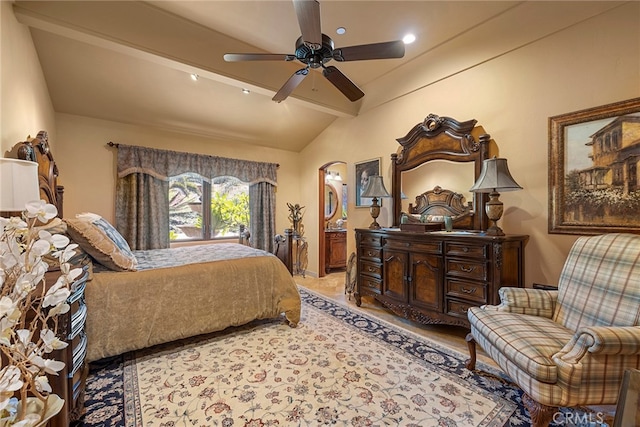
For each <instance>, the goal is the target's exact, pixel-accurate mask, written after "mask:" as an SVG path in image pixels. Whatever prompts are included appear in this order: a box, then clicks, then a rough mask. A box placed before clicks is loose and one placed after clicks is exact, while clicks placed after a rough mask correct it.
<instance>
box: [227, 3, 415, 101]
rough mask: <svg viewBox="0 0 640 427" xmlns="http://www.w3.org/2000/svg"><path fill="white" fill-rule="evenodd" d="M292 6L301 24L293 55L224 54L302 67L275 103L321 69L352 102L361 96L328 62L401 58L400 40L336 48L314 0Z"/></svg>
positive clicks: (277, 94) (402, 46) (278, 93)
mask: <svg viewBox="0 0 640 427" xmlns="http://www.w3.org/2000/svg"><path fill="white" fill-rule="evenodd" d="M293 6H294V8H295V11H296V16H297V18H298V24H299V25H300V32H301V33H302V36H301V37H300V38H298V40H297V41H296V50H295V53H294V54H272V53H227V54H225V55H224V60H225V61H227V62H236V61H283V60H284V61H295V60H298V61H300V62H302V63H303V64H305V67H304V68H301V69H299V70H298V71H296V72H295V73H294V74H293V75H292V76H291V77H290V78H289V80H287V82H286V83H285V84H284V85H283V86H282V87H281V88H280V90H278V92H277V93H276V94H275V96H274V97H273V100H274V101H276V102H282V101H284V100H285V99H286V98H287V97H288V96H289V95H290V94H291V93H292V92H293V91H294V89H295V88H296V87H298V85H299V84H300V83H302V80H304V78H305V77H306V76H307V75H308V74H309V68H320V67H322V74H323V75H324V76H325V77H326V78H327V80H329V81H330V82H331V83H332V84H333V85H334V86H335V87H336V88H337V89H338V90H339V91H340V92H342V93H343V94H344V96H346V97H347V98H349V100H350V101H352V102H355V101H357V100H358V99H360V98H362V97H363V96H364V92H362V91H361V90H360V88H358V86H356V85H355V83H353V82H352V81H351V80H349V78H348V77H347V76H345V75H344V74H342V73H341V72H340V70H338V69H337V68H336V67H334V66H333V65H329V66H326V65H325V64H326V63H327V62H329V61H331V60H332V59H333V60H336V61H338V62H344V61H362V60H367V59H387V58H402V57H403V56H404V43H403V42H402V41H401V40H397V41H391V42H383V43H373V44H364V45H357V46H348V47H342V48H335V47H334V45H333V40H331V38H329V36H327V35H325V34H322V32H321V30H320V3H318V1H317V0H293Z"/></svg>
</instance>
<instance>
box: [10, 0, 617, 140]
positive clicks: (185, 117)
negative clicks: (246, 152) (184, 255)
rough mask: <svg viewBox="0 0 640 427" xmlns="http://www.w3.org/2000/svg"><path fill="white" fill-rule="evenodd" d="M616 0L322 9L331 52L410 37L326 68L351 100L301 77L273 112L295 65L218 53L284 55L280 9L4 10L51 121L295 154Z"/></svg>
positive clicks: (286, 39)
mask: <svg viewBox="0 0 640 427" xmlns="http://www.w3.org/2000/svg"><path fill="white" fill-rule="evenodd" d="M622 3H624V2H614V1H602V2H590V1H587V2H581V1H567V2H551V1H541V2H528V1H524V2H518V1H365V0H359V1H337V0H320V12H321V29H322V32H323V33H324V34H326V35H328V36H329V37H331V38H332V39H333V41H334V43H335V46H336V47H345V46H353V45H361V44H369V43H378V42H386V41H391V40H399V39H401V38H402V37H403V36H404V35H405V34H406V33H413V34H415V36H416V37H417V40H416V41H415V42H414V43H413V44H410V45H407V46H406V53H405V56H404V57H403V58H401V59H384V60H367V61H352V62H336V61H331V64H328V65H335V66H336V67H337V68H338V69H339V70H340V71H342V73H344V74H345V75H346V76H348V77H349V78H350V79H351V80H352V81H353V82H354V83H355V84H356V85H357V86H358V87H359V88H360V89H362V91H363V92H364V93H365V96H364V98H362V99H361V100H359V101H356V102H351V101H349V100H348V99H347V98H346V97H345V96H344V95H343V94H342V93H341V92H339V91H338V90H337V89H336V88H335V87H334V86H333V85H332V84H331V83H330V82H329V81H328V80H327V79H325V78H324V76H323V75H322V73H320V72H318V70H311V71H310V73H309V75H308V76H307V77H306V78H305V79H304V80H303V82H302V83H301V84H300V86H298V87H297V88H296V89H295V90H294V91H293V93H292V94H291V95H290V96H289V97H288V98H287V99H286V100H285V101H283V102H281V103H276V102H274V101H272V100H271V98H272V97H273V95H274V94H275V93H276V91H277V90H278V89H279V88H280V87H281V86H282V85H283V84H284V83H285V82H286V81H287V80H288V79H289V77H290V76H291V75H292V74H293V73H295V71H296V70H299V69H301V68H303V67H304V65H303V64H301V63H300V62H297V61H292V62H285V61H258V62H225V61H224V60H223V55H224V54H225V53H229V52H232V53H260V52H262V53H277V54H292V53H294V51H295V41H296V39H297V38H298V37H300V32H301V30H300V26H299V24H298V21H297V18H296V13H295V11H294V6H293V3H292V2H291V1H288V0H279V1H263V0H256V1H239V0H236V1H217V0H216V1H150V2H135V1H69V2H67V1H16V2H14V12H15V13H16V17H17V19H18V20H19V22H21V23H23V24H26V25H28V26H29V27H30V29H31V33H32V37H33V40H34V44H35V47H36V50H37V53H38V56H39V59H40V63H41V65H42V69H43V72H44V76H45V79H46V82H47V85H48V88H49V92H50V96H51V99H52V102H53V106H54V109H55V110H56V111H57V112H60V113H68V114H74V115H81V116H88V117H93V118H98V119H105V120H111V121H117V122H122V123H128V124H137V125H143V126H153V127H158V128H161V129H166V130H173V131H179V132H188V133H191V134H196V135H203V136H206V137H208V138H211V139H212V140H213V141H215V140H221V141H241V142H246V143H250V144H257V145H262V146H268V147H275V148H280V149H284V150H291V151H300V150H301V149H303V148H304V147H305V146H306V145H307V144H309V143H310V142H311V141H312V140H313V139H314V138H315V137H316V136H317V135H318V134H320V133H321V132H322V131H323V130H324V129H325V128H326V127H327V126H329V125H330V124H331V123H332V122H333V121H334V120H336V119H337V118H339V117H353V116H356V115H358V114H360V113H362V112H363V111H367V110H369V109H372V108H375V107H376V106H378V105H381V104H384V103H386V102H389V101H390V100H393V99H396V98H398V97H402V96H403V95H406V94H407V93H411V92H413V91H415V90H419V89H420V88H421V87H425V86H427V85H429V84H431V83H433V82H435V81H437V80H439V79H441V78H445V77H447V76H448V75H452V74H455V73H456V72H460V71H462V70H464V69H466V68H468V67H472V66H475V65H477V64H480V63H482V62H484V61H487V60H491V59H492V58H495V57H498V56H500V55H503V54H505V53H508V52H510V51H513V50H514V49H518V48H519V47H522V46H525V45H527V44H529V43H531V42H533V41H535V40H538V39H540V38H542V37H545V36H547V35H549V34H551V33H553V32H556V31H559V30H562V29H564V28H567V27H569V26H571V25H575V24H576V23H578V22H581V21H584V20H585V19H588V18H589V17H591V16H594V15H597V14H599V13H602V12H604V11H606V10H608V9H611V8H613V7H617V6H619V5H620V4H622ZM338 27H344V28H346V33H345V34H343V35H338V34H336V29H337V28H338ZM193 73H195V74H197V75H198V76H199V78H198V80H197V81H194V80H192V79H191V74H193ZM241 89H249V91H250V93H249V94H245V93H243V92H242V90H241Z"/></svg>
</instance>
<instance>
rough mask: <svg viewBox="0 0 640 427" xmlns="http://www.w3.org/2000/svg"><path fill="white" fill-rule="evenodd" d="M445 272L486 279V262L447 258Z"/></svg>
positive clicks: (458, 275) (469, 277)
mask: <svg viewBox="0 0 640 427" xmlns="http://www.w3.org/2000/svg"><path fill="white" fill-rule="evenodd" d="M446 268H447V270H446V274H447V275H449V276H456V277H464V278H467V279H474V280H483V281H484V280H487V264H486V263H485V262H477V261H471V260H469V261H467V260H461V259H447V261H446Z"/></svg>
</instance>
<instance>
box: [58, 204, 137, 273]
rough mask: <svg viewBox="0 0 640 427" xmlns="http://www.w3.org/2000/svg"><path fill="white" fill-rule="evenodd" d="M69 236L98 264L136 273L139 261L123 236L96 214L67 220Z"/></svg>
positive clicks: (111, 268)
mask: <svg viewBox="0 0 640 427" xmlns="http://www.w3.org/2000/svg"><path fill="white" fill-rule="evenodd" d="M64 221H65V222H66V223H67V234H69V236H70V237H71V239H72V240H73V241H74V242H76V243H77V244H78V245H79V246H80V247H81V248H82V249H84V250H85V251H86V252H87V253H88V254H89V255H91V256H92V257H93V258H94V259H95V260H96V261H97V262H99V263H100V264H102V265H104V266H105V267H107V268H108V269H110V270H115V271H126V270H129V271H135V270H136V267H137V266H138V260H137V259H136V257H135V256H134V255H133V252H131V248H130V247H129V244H128V243H127V241H126V240H125V239H124V237H122V235H121V234H120V233H119V232H118V230H116V229H115V228H114V227H113V226H112V225H111V224H110V223H109V222H108V221H106V220H105V219H104V218H102V217H101V216H100V215H96V214H80V215H77V217H76V219H65V220H64Z"/></svg>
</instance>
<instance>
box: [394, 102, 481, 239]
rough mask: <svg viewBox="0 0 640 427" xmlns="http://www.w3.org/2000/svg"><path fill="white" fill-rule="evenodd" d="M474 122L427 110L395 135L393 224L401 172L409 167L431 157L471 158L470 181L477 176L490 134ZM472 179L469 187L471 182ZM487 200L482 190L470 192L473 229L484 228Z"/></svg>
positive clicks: (396, 220)
mask: <svg viewBox="0 0 640 427" xmlns="http://www.w3.org/2000/svg"><path fill="white" fill-rule="evenodd" d="M476 123H477V121H476V120H468V121H465V122H458V121H457V120H455V119H452V118H450V117H440V116H438V115H435V114H429V115H428V116H427V117H426V118H425V119H424V120H423V121H422V122H421V123H418V124H417V125H415V126H414V127H413V128H412V129H411V130H410V131H409V132H408V133H407V134H406V135H405V136H403V137H401V138H398V139H396V141H398V143H399V144H400V147H399V148H398V151H397V152H396V153H393V154H392V155H391V197H392V199H391V200H392V204H393V209H392V212H393V226H394V227H398V226H399V225H400V214H401V210H402V172H406V171H410V170H413V169H415V168H417V167H418V166H420V165H422V164H424V163H426V162H430V161H432V160H448V161H451V162H458V163H463V162H473V163H474V176H473V177H472V178H473V182H475V181H476V180H477V179H478V177H479V176H480V171H481V170H482V162H483V161H484V160H485V159H487V158H488V156H489V142H490V141H491V136H490V135H489V134H487V133H486V132H485V131H484V129H483V128H482V126H476ZM473 182H472V183H471V184H470V185H469V187H471V185H473ZM442 185H443V186H446V183H442ZM425 190H426V189H425ZM450 190H455V189H450ZM487 200H488V196H487V195H486V194H484V193H474V194H473V210H474V212H475V214H474V219H473V227H474V229H475V230H486V229H487V226H488V219H487V216H486V213H485V211H484V204H485V203H486V201H487Z"/></svg>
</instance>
